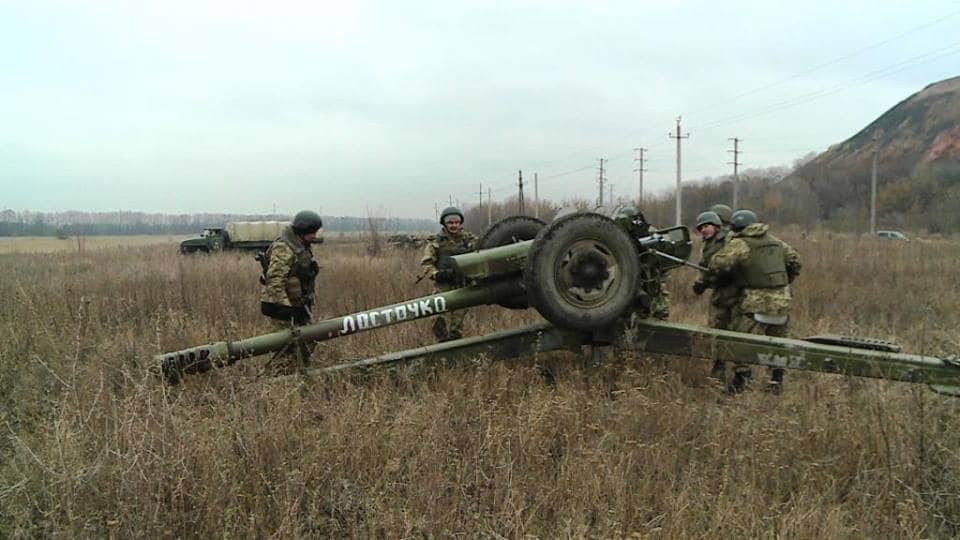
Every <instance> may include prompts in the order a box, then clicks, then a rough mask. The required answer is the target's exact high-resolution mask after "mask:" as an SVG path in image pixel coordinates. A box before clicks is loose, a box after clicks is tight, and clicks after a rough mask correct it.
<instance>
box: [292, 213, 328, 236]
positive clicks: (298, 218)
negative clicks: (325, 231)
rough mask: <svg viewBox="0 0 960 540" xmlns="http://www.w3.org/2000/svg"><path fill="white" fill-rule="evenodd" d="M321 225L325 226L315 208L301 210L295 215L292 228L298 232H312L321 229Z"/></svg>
mask: <svg viewBox="0 0 960 540" xmlns="http://www.w3.org/2000/svg"><path fill="white" fill-rule="evenodd" d="M320 227H323V220H322V219H320V214H318V213H316V212H314V211H313V210H301V211H299V212H297V215H295V216H293V223H292V224H291V227H290V228H292V229H293V232H295V233H297V234H310V233H315V232H317V231H319V230H320Z"/></svg>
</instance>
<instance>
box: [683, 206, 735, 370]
mask: <svg viewBox="0 0 960 540" xmlns="http://www.w3.org/2000/svg"><path fill="white" fill-rule="evenodd" d="M718 206H725V205H713V206H712V207H711V208H716V207H718ZM728 217H729V215H728ZM728 223H729V221H728ZM696 229H697V232H698V233H700V237H701V238H702V239H703V248H702V250H701V252H700V266H703V267H705V268H706V267H708V266H709V265H710V260H711V259H712V258H713V256H714V255H716V253H717V252H718V251H720V250H721V249H722V248H723V247H724V246H726V245H727V242H728V241H729V239H730V236H731V234H730V231H729V229H728V228H727V227H725V226H724V222H723V218H721V217H720V215H719V214H717V212H715V211H711V210H708V211H706V212H703V213H701V214H700V215H699V216H697V223H696ZM707 289H712V290H713V292H712V293H711V294H710V307H709V311H708V318H709V324H710V327H711V328H717V329H720V330H730V329H731V324H732V320H733V311H734V308H735V307H736V305H737V304H738V303H739V301H740V287H738V286H737V285H736V284H735V283H733V281H732V280H730V279H729V278H727V279H725V280H721V279H719V277H718V276H717V275H715V274H710V273H705V274H702V275H701V276H700V277H698V278H697V279H696V281H694V282H693V292H694V294H696V295H697V296H700V295H701V294H703V293H704V292H705V291H706V290H707ZM710 376H711V377H713V378H714V379H718V380H721V381H723V380H726V370H725V368H724V363H723V362H722V361H720V360H715V361H714V362H713V367H712V368H711V370H710Z"/></svg>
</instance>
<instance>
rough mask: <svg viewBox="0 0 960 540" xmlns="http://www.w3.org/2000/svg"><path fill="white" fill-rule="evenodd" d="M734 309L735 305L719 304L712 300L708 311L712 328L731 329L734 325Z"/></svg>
mask: <svg viewBox="0 0 960 540" xmlns="http://www.w3.org/2000/svg"><path fill="white" fill-rule="evenodd" d="M733 309H734V308H733V307H729V306H718V305H716V304H714V303H712V302H711V303H710V307H709V308H708V311H707V317H708V319H709V325H710V328H716V329H717V330H730V329H731V326H733Z"/></svg>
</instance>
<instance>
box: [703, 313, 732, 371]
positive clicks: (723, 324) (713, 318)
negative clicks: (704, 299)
mask: <svg viewBox="0 0 960 540" xmlns="http://www.w3.org/2000/svg"><path fill="white" fill-rule="evenodd" d="M733 311H734V308H733V306H718V305H716V304H714V303H713V302H710V307H709V308H707V318H708V319H709V325H710V328H716V329H717V330H731V326H733ZM726 371H727V370H726V364H725V363H724V361H723V360H714V361H713V367H712V368H710V376H711V377H713V378H714V379H719V380H724V379H726Z"/></svg>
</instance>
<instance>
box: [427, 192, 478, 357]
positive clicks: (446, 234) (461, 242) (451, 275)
mask: <svg viewBox="0 0 960 540" xmlns="http://www.w3.org/2000/svg"><path fill="white" fill-rule="evenodd" d="M463 221H464V220H463V212H461V211H460V209H459V208H457V207H455V206H450V207H448V208H444V209H443V212H441V213H440V225H442V226H443V229H442V230H441V231H440V233H439V234H436V235H434V236H431V237H430V238H429V239H427V243H426V245H425V246H424V248H423V258H422V259H421V260H420V266H422V267H423V274H422V277H427V278H430V279H431V280H433V282H434V287H435V289H436V290H437V292H443V291H449V290H451V289H456V288H458V287H461V286H463V283H460V282H458V280H457V277H456V274H455V272H454V270H453V269H452V268H450V267H447V266H445V265H444V264H443V258H444V257H453V256H455V255H460V254H463V253H468V252H470V251H473V250H474V249H476V243H477V238H476V237H475V236H474V235H473V234H472V233H470V232H469V231H466V230H464V229H463ZM465 314H466V310H459V311H454V312H452V313H442V314H440V315H438V316H436V317H435V318H434V320H433V334H434V335H435V336H437V340H438V341H441V342H443V341H450V340H454V339H460V338H461V337H463V318H464V315H465Z"/></svg>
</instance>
